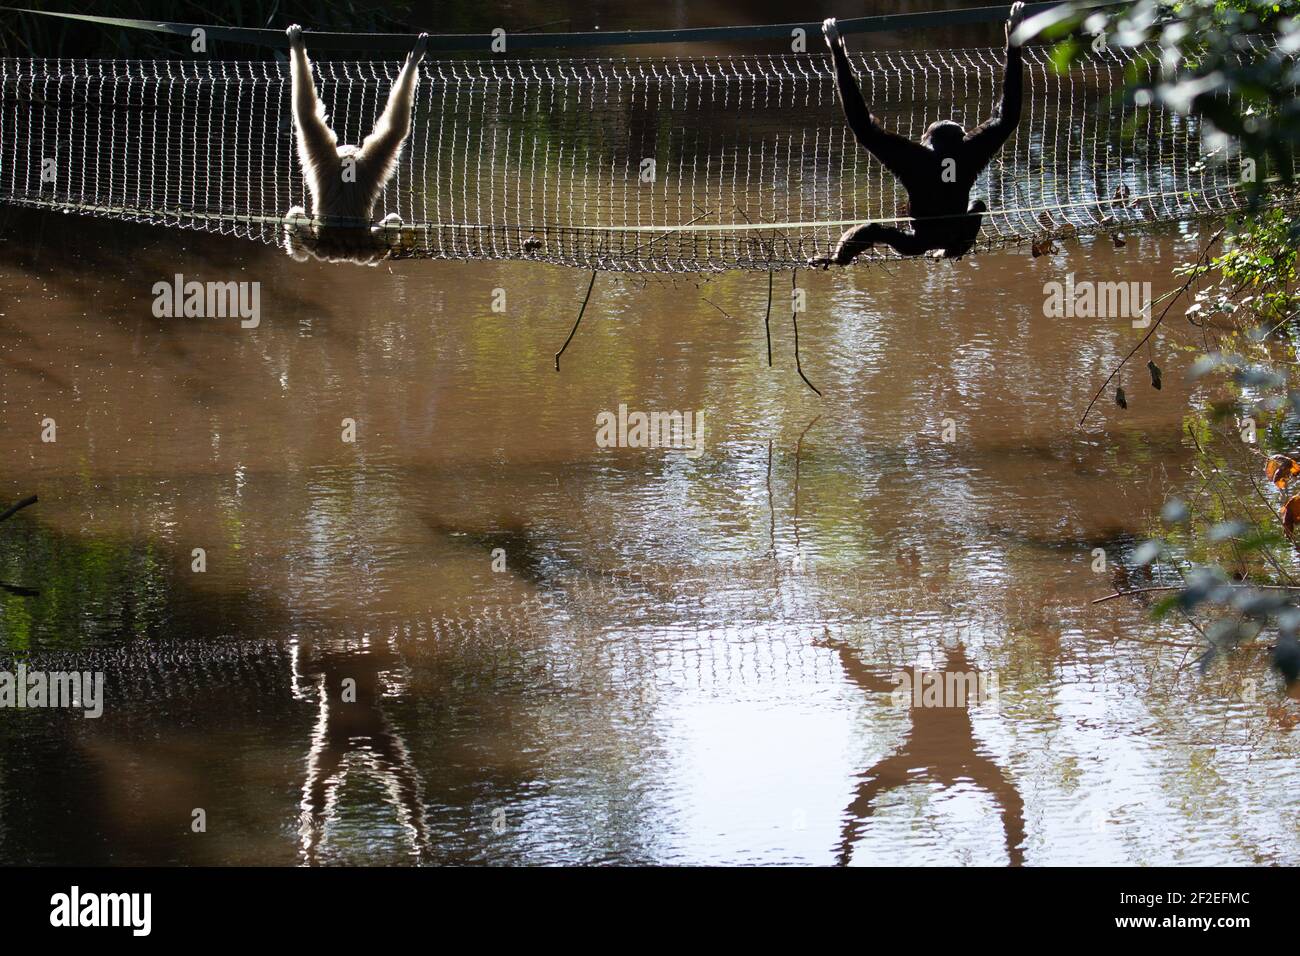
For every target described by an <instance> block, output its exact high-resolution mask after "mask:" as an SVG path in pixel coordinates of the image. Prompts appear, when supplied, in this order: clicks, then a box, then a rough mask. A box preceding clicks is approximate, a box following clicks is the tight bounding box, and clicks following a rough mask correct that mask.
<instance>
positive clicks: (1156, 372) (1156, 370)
mask: <svg viewBox="0 0 1300 956" xmlns="http://www.w3.org/2000/svg"><path fill="white" fill-rule="evenodd" d="M1147 371H1148V372H1150V373H1151V387H1152V388H1154V389H1155V390H1156V391H1157V392H1158V391H1160V366H1159V365H1157V364H1156V363H1155V362H1147Z"/></svg>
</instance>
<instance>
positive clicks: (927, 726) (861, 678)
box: [819, 635, 1025, 866]
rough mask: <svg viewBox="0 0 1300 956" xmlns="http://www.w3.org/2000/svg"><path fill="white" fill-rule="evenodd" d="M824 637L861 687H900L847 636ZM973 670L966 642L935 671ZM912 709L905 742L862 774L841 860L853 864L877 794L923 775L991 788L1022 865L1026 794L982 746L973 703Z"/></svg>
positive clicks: (1013, 854)
mask: <svg viewBox="0 0 1300 956" xmlns="http://www.w3.org/2000/svg"><path fill="white" fill-rule="evenodd" d="M819 643H820V644H821V646H823V647H829V648H831V649H832V650H834V651H836V652H838V653H839V656H840V662H841V663H842V665H843V667H844V671H845V673H846V674H847V675H848V677H849V679H850V680H852V681H853V683H855V684H856V685H858V687H860V688H862V690H864V691H866V692H868V693H884V694H891V693H893V692H894V691H895V690H897V689H898V686H899V685H898V683H897V681H895V680H892V679H890V677H886V676H882V675H881V674H880V673H878V672H876V671H873V670H872V669H870V668H869V667H867V666H866V665H865V664H863V663H862V661H861V660H860V659H859V658H858V656H857V654H856V653H855V652H854V650H853V649H852V648H851V647H850V646H849V645H848V644H846V643H844V642H843V641H838V640H835V639H833V638H831V637H830V636H829V635H827V636H826V637H824V638H823V639H822V640H821V641H820V642H819ZM899 670H900V671H905V672H907V673H908V674H909V675H910V677H911V678H912V679H913V680H915V679H916V676H917V675H916V670H915V668H912V667H904V668H899ZM972 672H973V669H972V667H971V664H970V661H969V659H968V658H967V657H966V649H965V648H964V647H963V646H962V645H961V644H958V645H957V646H956V647H955V648H953V649H950V650H948V651H947V653H946V656H945V659H944V664H943V667H942V668H941V669H940V670H939V671H936V673H939V674H943V675H948V674H952V675H954V676H956V675H967V674H971V673H972ZM891 676H892V675H891ZM910 714H911V717H912V727H911V729H910V730H909V731H908V732H907V736H906V737H905V738H904V739H903V743H902V745H901V746H899V748H898V749H897V750H896V751H895V752H894V753H892V754H890V755H889V756H887V757H884V758H883V759H881V760H879V761H877V762H876V763H875V764H874V765H873V766H871V767H869V768H867V769H866V770H864V771H863V772H862V773H861V774H860V775H859V777H860V779H861V782H860V783H859V784H858V787H857V791H856V792H855V793H854V796H853V799H852V800H851V801H850V802H849V805H848V808H847V809H846V810H845V811H844V817H845V820H844V828H843V831H842V833H841V837H840V845H839V848H838V851H837V854H836V860H837V862H838V863H839V865H840V866H847V865H848V863H849V860H850V859H851V857H852V855H853V849H854V844H855V843H856V842H857V841H858V839H859V837H860V836H861V834H862V829H863V827H864V826H865V823H866V820H867V818H868V817H870V816H871V814H872V813H873V812H874V809H875V802H876V798H877V797H879V796H880V795H881V794H882V793H886V792H888V791H890V790H894V789H896V788H898V787H902V786H906V785H907V784H910V783H915V782H918V781H932V782H934V783H938V784H941V785H942V786H944V787H952V786H955V785H956V784H958V783H964V782H969V783H973V784H974V785H975V786H977V787H979V788H980V789H981V790H983V791H984V792H985V793H987V794H989V795H990V796H991V797H992V798H993V799H994V801H995V802H996V803H997V805H998V807H999V810H1000V813H1001V815H1002V825H1003V828H1004V830H1005V831H1006V845H1007V856H1008V858H1009V860H1010V864H1011V865H1012V866H1020V865H1022V864H1023V863H1024V861H1025V856H1024V841H1025V804H1024V800H1022V799H1021V796H1020V792H1019V791H1018V790H1016V788H1015V786H1014V785H1013V784H1012V782H1011V779H1010V777H1008V775H1007V773H1006V771H1005V770H1003V769H1002V768H1001V767H1000V766H998V764H996V763H995V762H994V761H993V760H992V759H991V758H990V757H989V756H988V755H987V754H986V753H984V752H982V750H981V747H980V745H979V744H978V743H977V741H976V739H975V729H974V727H973V725H972V724H971V719H970V711H969V709H968V708H967V707H965V706H959V707H954V706H945V707H917V706H915V705H913V706H911V708H910Z"/></svg>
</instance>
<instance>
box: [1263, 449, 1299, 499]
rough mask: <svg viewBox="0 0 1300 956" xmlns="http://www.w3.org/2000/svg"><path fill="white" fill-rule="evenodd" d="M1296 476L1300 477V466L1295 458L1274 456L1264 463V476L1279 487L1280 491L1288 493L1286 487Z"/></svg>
mask: <svg viewBox="0 0 1300 956" xmlns="http://www.w3.org/2000/svg"><path fill="white" fill-rule="evenodd" d="M1296 475H1300V464H1297V463H1296V461H1295V459H1294V458H1288V457H1287V456H1286V455H1272V456H1270V457H1269V459H1268V461H1266V462H1265V463H1264V476H1265V477H1266V478H1267V479H1268V480H1269V481H1271V482H1273V484H1275V485H1277V488H1278V490H1279V491H1286V486H1287V485H1288V484H1290V483H1291V479H1292V478H1294V477H1295V476H1296Z"/></svg>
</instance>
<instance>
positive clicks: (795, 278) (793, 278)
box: [790, 269, 822, 398]
mask: <svg viewBox="0 0 1300 956" xmlns="http://www.w3.org/2000/svg"><path fill="white" fill-rule="evenodd" d="M790 287H791V289H797V288H799V270H798V269H794V270H792V271H791V273H790ZM790 322H791V323H792V324H793V325H794V367H795V368H796V369H798V371H799V377H800V378H801V379H803V382H804V384H805V385H807V386H808V387H809V388H811V389H812V390H813V391H814V392H816V393H817V397H818V398H820V397H821V394H822V390H821V389H820V388H818V387H817V386H816V385H814V384H813V383H812V382H810V381H808V376H807V375H805V374H804V373H803V363H802V362H800V361H799V311H798V309H796V308H795V307H794V303H791V304H790Z"/></svg>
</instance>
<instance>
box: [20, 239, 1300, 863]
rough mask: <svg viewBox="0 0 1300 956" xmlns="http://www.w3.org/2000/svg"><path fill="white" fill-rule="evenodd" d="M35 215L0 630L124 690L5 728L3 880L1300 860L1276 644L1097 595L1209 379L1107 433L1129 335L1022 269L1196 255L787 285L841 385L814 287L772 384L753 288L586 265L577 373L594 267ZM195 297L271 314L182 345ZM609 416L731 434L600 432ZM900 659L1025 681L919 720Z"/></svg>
mask: <svg viewBox="0 0 1300 956" xmlns="http://www.w3.org/2000/svg"><path fill="white" fill-rule="evenodd" d="M28 229H30V230H31V232H32V234H33V235H34V236H36V238H35V239H34V240H33V243H32V244H31V245H30V246H27V245H22V246H20V245H19V244H18V243H16V242H13V241H12V240H11V241H9V242H6V243H4V244H3V245H0V303H2V304H0V359H2V364H0V375H2V376H3V377H2V379H0V381H2V390H0V402H2V404H0V499H2V500H7V501H11V500H17V499H18V498H20V497H22V496H24V495H26V494H31V493H38V494H39V495H40V498H41V500H40V503H39V505H37V506H36V507H34V508H29V509H27V510H26V511H24V512H22V513H21V514H19V515H18V516H17V517H16V518H14V519H12V520H11V521H9V522H6V523H5V526H4V529H3V531H4V533H3V534H2V535H0V581H3V582H4V583H6V584H8V585H9V586H10V587H11V588H13V587H25V588H30V589H37V590H39V592H40V593H39V594H38V595H36V596H31V595H24V594H21V593H17V592H14V591H12V590H10V591H7V592H4V593H2V594H0V634H2V635H3V637H2V640H3V644H4V647H5V649H6V654H7V655H17V656H19V657H25V658H26V659H27V660H29V662H31V663H30V666H32V667H37V666H45V667H46V669H50V670H52V669H58V668H59V667H60V666H62V667H64V668H70V667H74V666H75V667H77V668H79V669H98V670H102V671H104V672H105V674H106V675H107V676H106V679H107V683H108V687H107V701H106V704H105V713H104V716H103V717H102V718H100V719H98V720H86V719H83V718H82V717H81V716H80V715H73V714H69V713H67V712H51V711H32V710H27V711H15V710H8V711H4V712H3V713H2V714H0V738H3V746H2V747H0V861H2V862H5V863H15V862H41V863H52V862H119V863H145V862H168V863H173V862H174V863H276V864H293V863H296V862H323V863H393V862H417V861H418V862H426V863H437V862H484V863H575V862H603V861H616V862H624V863H644V862H669V863H706V862H708V863H794V862H806V863H826V864H828V863H834V862H851V863H852V864H855V865H871V864H943V863H971V864H993V865H1002V864H1006V863H1008V862H1011V863H1020V862H1024V863H1026V864H1048V863H1058V864H1059V863H1066V864H1074V863H1103V864H1123V863H1256V862H1269V863H1296V862H1300V852H1297V849H1296V846H1297V843H1296V834H1297V823H1298V817H1297V812H1296V811H1297V798H1296V796H1295V794H1296V791H1295V789H1294V787H1293V785H1292V784H1293V782H1294V766H1295V760H1296V757H1297V743H1296V738H1295V735H1294V733H1292V732H1288V729H1287V728H1286V727H1285V726H1282V725H1280V724H1279V723H1278V721H1277V719H1276V718H1275V717H1273V716H1270V707H1271V706H1272V705H1274V704H1275V703H1276V702H1277V700H1278V690H1277V687H1276V685H1275V682H1274V681H1273V679H1272V678H1271V677H1270V675H1269V674H1268V672H1267V670H1266V668H1265V667H1264V662H1263V659H1262V657H1260V656H1259V655H1254V656H1253V657H1252V656H1251V655H1249V654H1243V655H1240V656H1239V657H1238V658H1234V659H1231V660H1228V661H1226V662H1223V663H1220V664H1218V665H1216V666H1215V668H1214V669H1212V670H1211V672H1210V673H1209V674H1208V675H1206V676H1204V677H1202V676H1200V675H1199V674H1198V673H1197V672H1196V669H1195V668H1192V667H1189V666H1187V665H1188V663H1189V661H1190V660H1191V659H1192V658H1193V657H1195V655H1196V651H1195V650H1192V649H1191V648H1192V647H1193V644H1192V637H1191V635H1189V634H1188V633H1187V632H1185V631H1182V630H1180V629H1178V628H1177V627H1176V626H1174V625H1172V624H1159V625H1157V624H1154V623H1152V622H1151V621H1150V619H1149V617H1148V615H1147V612H1146V610H1145V609H1143V608H1141V607H1138V606H1135V605H1133V604H1129V603H1125V602H1121V601H1112V602H1109V603H1105V604H1100V605H1091V604H1090V603H1089V602H1090V601H1092V600H1093V599H1094V598H1097V597H1100V596H1103V595H1105V594H1107V593H1109V592H1110V591H1111V590H1112V589H1113V573H1114V572H1112V571H1107V572H1105V573H1102V574H1098V573H1095V572H1094V570H1093V561H1094V556H1093V549H1095V548H1102V549H1104V550H1105V553H1106V554H1107V555H1108V557H1109V561H1110V564H1111V566H1112V567H1113V566H1114V565H1115V564H1116V563H1117V562H1118V561H1119V560H1120V559H1121V558H1122V556H1123V554H1124V552H1125V551H1126V549H1127V547H1128V546H1129V543H1130V542H1131V541H1132V539H1133V538H1134V537H1137V536H1141V535H1142V534H1143V532H1144V531H1145V529H1146V528H1147V527H1148V526H1149V525H1150V523H1151V521H1152V519H1153V515H1154V514H1155V513H1156V512H1157V511H1158V508H1159V505H1160V503H1161V501H1162V500H1163V499H1164V497H1165V496H1166V495H1167V494H1168V493H1170V492H1171V491H1172V490H1173V489H1176V488H1177V487H1178V486H1179V484H1180V483H1181V482H1183V481H1184V480H1185V473H1184V465H1185V463H1186V462H1187V460H1188V455H1187V452H1186V449H1185V447H1184V444H1183V440H1182V438H1181V435H1180V431H1181V423H1182V416H1183V414H1184V410H1185V405H1186V392H1185V387H1186V386H1185V385H1184V384H1183V376H1182V371H1183V369H1184V368H1185V364H1186V362H1187V359H1186V358H1185V357H1184V356H1182V355H1181V354H1180V353H1177V352H1175V351H1174V350H1173V349H1172V348H1171V347H1170V346H1169V342H1170V341H1171V340H1166V339H1163V338H1158V339H1157V341H1158V344H1157V346H1156V352H1155V354H1156V355H1157V357H1158V358H1159V359H1160V361H1161V363H1162V364H1163V365H1164V368H1165V376H1164V380H1165V383H1166V385H1165V388H1164V390H1163V391H1160V392H1155V391H1153V390H1151V389H1150V388H1149V387H1148V386H1147V385H1146V384H1145V382H1144V381H1141V380H1139V377H1138V376H1137V375H1136V374H1135V375H1132V376H1130V377H1129V379H1128V380H1127V381H1126V382H1125V384H1126V387H1127V390H1128V392H1129V395H1130V407H1129V409H1128V411H1127V412H1121V411H1120V410H1119V409H1117V408H1116V407H1115V406H1114V405H1113V403H1111V402H1110V401H1109V400H1108V399H1107V400H1104V401H1103V402H1101V403H1100V404H1099V406H1098V409H1097V411H1096V412H1094V414H1093V417H1092V419H1091V420H1090V422H1089V424H1088V426H1087V427H1085V428H1080V427H1078V425H1077V424H1076V423H1077V421H1078V418H1079V415H1080V413H1081V410H1082V408H1083V407H1084V406H1085V405H1086V404H1087V402H1088V399H1089V398H1090V396H1091V393H1092V391H1093V390H1094V389H1095V387H1096V385H1097V384H1098V383H1099V382H1100V381H1101V379H1102V378H1103V377H1104V375H1105V373H1106V371H1108V370H1109V367H1110V366H1111V365H1112V364H1113V363H1114V362H1115V361H1116V360H1117V359H1118V358H1120V357H1121V356H1122V355H1123V354H1124V353H1125V352H1126V351H1127V349H1128V347H1129V345H1130V344H1131V342H1132V341H1133V335H1134V333H1133V330H1132V329H1131V328H1129V327H1128V322H1127V321H1122V320H1096V319H1049V318H1046V317H1044V315H1043V311H1042V307H1043V301H1044V295H1043V284H1044V282H1046V281H1050V280H1052V279H1058V278H1060V277H1061V275H1063V274H1064V273H1065V272H1066V271H1070V270H1073V271H1074V272H1075V273H1076V276H1077V278H1079V279H1085V278H1098V279H1111V278H1113V277H1114V276H1115V275H1117V274H1121V270H1122V274H1123V275H1124V277H1126V278H1128V279H1134V280H1143V279H1147V280H1150V281H1152V282H1153V283H1154V284H1155V288H1156V290H1157V291H1159V290H1160V289H1162V288H1164V287H1165V285H1166V284H1167V282H1168V275H1169V269H1170V268H1171V266H1172V265H1173V264H1174V263H1175V262H1177V261H1179V260H1180V258H1181V257H1184V256H1186V255H1187V253H1188V251H1189V250H1191V249H1193V248H1195V246H1196V241H1195V238H1194V237H1193V236H1188V235H1184V236H1179V235H1177V234H1168V235H1165V236H1163V237H1148V238H1134V239H1132V240H1131V241H1130V242H1129V244H1128V246H1127V247H1126V248H1124V249H1114V248H1112V247H1111V246H1110V244H1109V242H1103V243H1100V244H1087V243H1084V244H1080V243H1074V244H1071V245H1070V246H1069V247H1068V248H1067V249H1066V251H1065V253H1063V254H1062V255H1061V256H1057V257H1049V258H1044V259H1039V260H1033V259H1031V258H1030V257H1029V256H1028V255H1027V254H1024V253H1008V254H995V255H988V256H982V257H978V258H976V259H971V260H967V261H963V262H959V263H955V264H952V263H940V264H933V263H915V262H911V263H902V264H897V265H895V266H892V267H890V268H889V269H888V270H886V269H870V270H866V269H864V270H857V271H851V272H848V273H840V274H836V275H823V274H816V275H810V274H806V273H801V274H800V275H799V285H800V286H801V287H802V288H803V289H805V290H806V295H807V299H808V310H807V312H806V313H804V314H803V315H802V316H801V321H800V323H799V343H800V350H801V355H802V363H803V368H804V371H805V372H806V373H807V374H808V376H809V378H810V379H811V380H812V381H813V382H814V383H815V384H816V385H817V386H818V387H819V388H820V389H821V390H822V392H823V393H824V397H822V398H820V399H819V398H818V397H817V396H816V395H815V394H813V393H812V392H811V391H810V390H809V389H808V388H807V387H806V386H805V385H804V384H803V383H802V382H801V381H800V379H799V377H798V374H797V372H796V369H795V366H794V360H793V337H792V334H791V327H790V320H789V311H788V303H789V298H788V295H789V292H788V287H789V281H790V280H789V277H788V276H785V277H778V279H777V282H778V285H777V293H778V294H777V303H778V307H777V309H776V310H774V315H773V322H772V351H773V367H772V368H770V369H769V368H768V367H767V362H766V345H765V342H764V329H763V314H764V308H765V303H766V294H767V281H766V277H765V276H761V275H728V276H725V277H721V278H717V279H714V280H712V281H709V282H707V283H704V284H699V283H695V282H692V281H679V282H677V283H671V282H651V283H649V284H645V285H643V284H642V283H641V282H640V280H627V279H625V280H619V279H616V278H614V277H608V276H601V277H600V279H599V280H598V281H597V284H596V287H595V292H594V294H593V297H592V304H591V306H590V308H589V310H588V312H587V315H586V317H585V319H584V320H583V323H582V326H581V328H580V329H579V330H578V332H577V335H576V336H575V338H574V340H573V342H572V344H571V345H570V347H569V349H568V351H567V353H566V354H565V356H564V359H563V363H562V371H560V372H558V373H557V372H556V371H555V370H554V368H553V366H552V356H553V353H554V352H555V351H556V349H557V348H559V346H560V344H561V343H562V342H563V341H564V338H565V336H566V335H567V334H568V331H569V327H570V325H571V323H572V320H573V317H574V315H575V313H576V309H577V305H578V303H579V301H580V299H581V296H582V293H583V291H585V287H586V281H587V277H586V276H585V275H583V274H580V273H576V272H571V271H566V270H564V269H560V268H551V267H544V268H543V267H537V266H534V265H527V264H521V265H463V264H437V263H401V264H396V265H393V266H392V267H391V268H389V267H387V266H386V267H383V268H378V269H364V268H358V267H350V266H345V267H338V266H335V267H327V266H323V265H319V264H311V265H305V264H298V263H294V262H291V261H290V260H288V259H287V258H285V257H283V256H281V255H278V254H277V253H276V252H275V251H274V250H267V249H263V248H261V247H256V246H252V245H246V244H241V243H238V242H227V241H223V240H221V239H217V238H212V237H199V236H193V235H189V234H176V233H171V232H167V231H161V230H159V231H150V230H145V229H142V228H140V229H137V228H133V227H123V226H118V225H113V224H105V223H98V222H85V221H79V220H72V219H62V218H60V219H52V218H42V217H39V216H28V215H16V216H10V217H9V218H8V219H7V220H6V225H5V234H6V235H7V236H9V237H13V236H15V235H22V234H24V233H23V230H28ZM177 272H179V273H183V274H184V275H185V276H186V277H187V278H191V279H199V280H209V279H211V280H223V281H224V280H230V279H235V280H241V281H257V282H260V283H261V296H262V297H261V323H260V325H259V326H258V327H257V328H255V329H244V328H241V326H240V323H239V321H238V320H237V319H184V318H182V319H156V318H154V317H153V315H152V312H151V307H152V302H153V293H152V287H153V285H154V283H155V282H158V281H160V280H166V279H168V278H169V277H170V276H172V275H173V274H174V273H177ZM498 289H500V290H504V296H505V308H506V311H504V312H494V311H493V308H492V306H493V301H494V290H498ZM724 313H725V314H724ZM1175 334H1176V329H1175ZM1139 368H1140V367H1139ZM620 404H623V405H626V406H627V407H628V408H629V409H631V410H634V411H635V410H644V411H656V410H658V411H667V410H680V411H691V412H693V413H695V414H696V415H703V420H704V423H705V424H704V448H703V453H702V454H700V455H699V456H698V457H691V456H688V455H685V454H683V453H681V452H678V451H671V450H664V449H642V448H604V447H599V446H598V444H597V441H596V433H597V427H596V423H597V416H598V415H599V414H600V413H601V412H605V411H616V410H617V409H618V407H619V405H620ZM46 419H53V420H54V422H55V423H56V427H57V432H56V437H57V440H56V441H54V442H43V441H42V440H41V439H42V431H43V425H42V423H43V421H44V420H46ZM344 419H352V420H354V421H355V441H354V442H351V443H349V442H345V441H344V440H343V429H344V425H343V420H344ZM945 420H950V423H949V426H950V429H951V431H950V436H951V437H952V438H953V440H952V441H950V442H945V441H944V429H945ZM195 548H202V549H204V551H205V554H206V570H205V571H203V572H202V573H196V572H195V571H193V570H192V562H193V560H194V559H193V549H195ZM494 549H501V552H497V564H498V566H499V565H500V561H501V559H502V558H503V559H504V565H505V567H504V570H494ZM905 667H910V668H917V667H920V668H922V669H929V670H939V671H942V670H947V671H950V672H971V671H974V672H979V673H981V674H983V675H985V676H986V677H990V676H991V677H992V678H994V679H995V680H996V684H997V688H998V693H997V694H996V699H994V700H988V699H986V700H983V701H981V702H980V703H978V704H977V705H975V706H970V707H968V708H960V709H955V710H954V709H947V710H943V709H940V710H935V709H932V708H931V709H927V708H923V707H912V708H909V707H907V706H897V705H896V704H895V703H894V702H893V701H892V700H891V698H890V696H889V694H888V691H889V690H890V689H891V688H892V686H893V683H892V675H894V674H895V673H896V672H898V671H900V669H902V668H905ZM346 679H350V680H351V681H354V682H355V687H356V700H355V702H351V703H343V702H342V701H341V700H340V693H341V689H342V688H343V687H344V686H345V685H344V681H345V680H346ZM1251 679H1254V680H1256V681H1258V693H1257V695H1256V696H1255V699H1254V700H1253V701H1248V700H1247V701H1243V700H1242V696H1243V692H1242V689H1243V687H1246V686H1247V683H1246V682H1247V681H1249V680H1251ZM347 686H351V685H347ZM1247 696H1249V695H1247ZM195 808H202V809H203V810H205V811H206V816H207V832H206V833H203V834H195V833H193V832H191V820H192V813H193V811H194V809H195Z"/></svg>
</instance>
